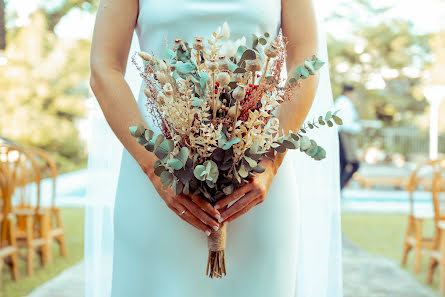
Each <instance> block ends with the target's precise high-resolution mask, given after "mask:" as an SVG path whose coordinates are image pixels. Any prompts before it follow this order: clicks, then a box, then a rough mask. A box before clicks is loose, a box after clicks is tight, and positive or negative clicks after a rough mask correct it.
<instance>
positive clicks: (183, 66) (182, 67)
mask: <svg viewBox="0 0 445 297" xmlns="http://www.w3.org/2000/svg"><path fill="white" fill-rule="evenodd" d="M175 68H176V71H178V72H179V73H184V74H188V73H192V72H193V71H194V70H195V69H196V67H195V65H193V64H192V63H190V62H187V63H183V62H178V63H176V65H175Z"/></svg>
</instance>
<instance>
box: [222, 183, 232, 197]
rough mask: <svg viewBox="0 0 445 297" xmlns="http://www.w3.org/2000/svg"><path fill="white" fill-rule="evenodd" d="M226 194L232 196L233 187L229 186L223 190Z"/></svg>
mask: <svg viewBox="0 0 445 297" xmlns="http://www.w3.org/2000/svg"><path fill="white" fill-rule="evenodd" d="M223 192H224V194H226V195H230V194H232V193H233V185H228V186H227V187H225V188H224V189H223Z"/></svg>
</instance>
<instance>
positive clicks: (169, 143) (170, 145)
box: [166, 139, 175, 153]
mask: <svg viewBox="0 0 445 297" xmlns="http://www.w3.org/2000/svg"><path fill="white" fill-rule="evenodd" d="M166 141H167V146H168V152H169V153H171V152H173V150H174V149H175V142H174V141H173V140H171V139H167V140H166Z"/></svg>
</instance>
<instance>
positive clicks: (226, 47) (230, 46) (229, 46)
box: [220, 40, 238, 58]
mask: <svg viewBox="0 0 445 297" xmlns="http://www.w3.org/2000/svg"><path fill="white" fill-rule="evenodd" d="M237 48H238V47H235V45H234V43H233V42H232V40H227V42H225V43H223V46H222V48H221V50H220V52H221V53H222V54H223V55H224V56H226V57H229V58H230V57H234V56H235V54H236V50H237Z"/></svg>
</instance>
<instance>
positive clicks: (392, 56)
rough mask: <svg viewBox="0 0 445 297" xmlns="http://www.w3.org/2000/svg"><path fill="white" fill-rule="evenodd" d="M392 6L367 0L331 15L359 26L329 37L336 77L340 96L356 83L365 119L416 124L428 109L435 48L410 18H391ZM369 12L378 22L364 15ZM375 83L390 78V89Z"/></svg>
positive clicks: (359, 108)
mask: <svg viewBox="0 0 445 297" xmlns="http://www.w3.org/2000/svg"><path fill="white" fill-rule="evenodd" d="M386 10H387V8H382V9H380V8H375V7H374V6H373V5H371V1H367V0H361V1H356V2H351V5H350V6H348V7H346V6H345V9H344V10H342V12H344V14H343V15H333V16H332V17H331V19H332V20H335V21H337V22H338V21H347V22H352V23H353V25H354V28H355V30H354V32H353V33H352V36H350V38H348V39H344V40H342V39H339V38H338V36H329V37H328V53H329V62H330V72H331V80H332V85H333V89H334V95H335V97H337V96H338V95H340V93H341V88H342V85H343V84H345V83H346V84H352V85H354V86H355V88H356V91H355V93H356V98H357V100H356V101H357V102H356V104H355V105H356V106H357V107H358V111H359V114H360V117H361V118H362V119H378V120H382V121H384V122H385V123H386V124H388V125H401V124H406V123H412V122H413V120H414V119H415V117H416V116H418V115H419V114H422V113H424V112H425V108H426V106H427V103H426V102H425V100H424V97H423V94H422V92H421V90H420V87H421V81H422V79H421V77H422V76H423V72H424V70H425V68H426V67H428V65H429V63H430V58H431V55H430V52H431V49H430V46H429V44H428V39H429V36H428V35H419V34H416V33H414V30H413V29H414V28H413V25H412V24H411V23H410V22H408V21H404V20H397V19H391V20H388V19H387V18H386V17H385V15H384V12H385V11H386ZM358 11H360V13H358ZM363 15H368V18H369V19H372V20H373V23H372V24H370V23H369V22H367V21H363V20H364V19H366V18H363V17H361V18H359V17H358V16H363ZM375 22H377V23H378V24H377V25H376V24H375ZM407 69H411V70H413V71H411V72H410V71H407ZM416 72H417V73H416ZM373 81H374V82H376V81H380V84H382V82H384V86H385V87H384V88H377V87H376V86H373V84H374V85H375V83H372V82H373Z"/></svg>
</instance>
